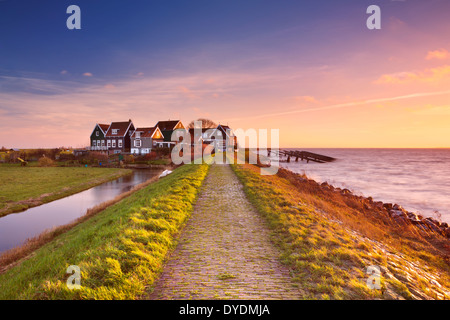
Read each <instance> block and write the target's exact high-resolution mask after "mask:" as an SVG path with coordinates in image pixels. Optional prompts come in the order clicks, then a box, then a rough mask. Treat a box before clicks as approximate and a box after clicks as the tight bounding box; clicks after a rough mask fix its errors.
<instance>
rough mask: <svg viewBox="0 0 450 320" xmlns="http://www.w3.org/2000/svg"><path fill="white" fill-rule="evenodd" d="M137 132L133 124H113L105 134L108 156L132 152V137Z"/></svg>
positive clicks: (124, 122)
mask: <svg viewBox="0 0 450 320" xmlns="http://www.w3.org/2000/svg"><path fill="white" fill-rule="evenodd" d="M134 131H135V128H134V125H133V122H132V121H131V119H130V120H128V121H123V122H111V124H110V126H109V128H108V131H107V132H106V134H105V139H106V148H107V151H108V154H115V153H123V152H130V149H131V135H132V134H133V132H134Z"/></svg>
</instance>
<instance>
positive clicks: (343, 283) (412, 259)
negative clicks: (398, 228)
mask: <svg viewBox="0 0 450 320" xmlns="http://www.w3.org/2000/svg"><path fill="white" fill-rule="evenodd" d="M232 167H233V169H234V171H235V173H236V174H237V176H238V177H239V179H240V180H241V182H242V183H243V185H244V190H245V192H246V194H247V196H248V197H249V199H250V201H251V202H252V203H253V205H255V207H256V208H257V209H258V211H259V212H260V213H261V214H262V215H263V216H264V217H265V218H266V219H267V221H268V222H269V224H270V226H271V228H272V230H273V240H274V241H275V242H276V243H277V244H278V245H279V246H280V248H281V249H282V252H283V260H284V261H285V262H286V263H287V264H288V265H289V266H290V267H291V268H292V270H293V273H294V275H295V278H296V280H297V281H298V283H299V286H300V287H301V288H303V290H304V298H306V299H410V298H413V299H448V298H450V293H449V287H450V281H449V275H450V273H449V271H450V268H449V266H448V264H447V263H446V261H445V259H444V258H443V257H441V256H439V254H433V253H430V252H427V251H426V250H427V248H428V249H430V250H431V249H432V247H430V246H427V243H426V242H421V240H417V241H413V240H410V239H406V238H405V239H406V240H402V239H403V238H402V236H401V235H398V234H395V231H394V229H390V227H389V225H385V224H383V223H382V221H380V224H378V223H377V222H376V221H377V220H376V219H374V220H371V219H369V218H366V217H365V216H364V215H363V214H361V212H357V209H358V207H357V205H356V204H353V203H350V202H348V201H347V202H346V201H344V200H345V199H338V196H336V198H331V196H327V195H325V194H323V193H320V192H318V190H315V189H312V188H309V187H308V185H307V184H304V185H294V184H293V183H292V181H290V180H289V179H288V178H285V177H283V174H279V175H273V176H261V175H260V168H258V167H256V166H253V165H248V164H246V165H233V166H232ZM285 174H286V173H285ZM333 197H334V195H333ZM384 239H386V240H387V241H386V242H385V241H384ZM369 266H378V267H379V268H380V271H381V277H380V285H381V288H380V289H379V290H376V289H370V288H369V286H368V285H367V280H368V279H369V274H368V273H367V272H368V269H367V267H369Z"/></svg>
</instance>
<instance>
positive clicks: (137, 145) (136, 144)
mask: <svg viewBox="0 0 450 320" xmlns="http://www.w3.org/2000/svg"><path fill="white" fill-rule="evenodd" d="M141 145H142V143H141V140H134V146H135V147H137V148H139V147H140V146H141Z"/></svg>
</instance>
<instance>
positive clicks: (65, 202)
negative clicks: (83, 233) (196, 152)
mask: <svg viewBox="0 0 450 320" xmlns="http://www.w3.org/2000/svg"><path fill="white" fill-rule="evenodd" d="M159 172H160V171H158V170H134V171H133V174H131V175H128V176H124V177H121V178H118V179H117V180H114V181H110V182H106V183H104V184H101V185H99V186H96V187H93V188H91V189H88V190H85V191H82V192H80V193H77V194H74V195H71V196H68V197H66V198H63V199H59V200H55V201H53V202H50V203H47V204H43V205H41V206H38V207H34V208H31V209H28V210H26V211H23V212H19V213H15V214H10V215H7V216H5V217H2V218H0V252H2V251H5V250H8V249H10V248H13V247H16V246H18V245H20V244H22V243H23V242H24V241H25V240H26V239H28V238H31V237H33V236H36V235H38V234H39V233H41V232H42V231H44V230H46V229H49V228H52V227H56V226H60V225H64V224H67V223H69V222H71V221H73V220H75V219H76V218H78V217H80V216H82V215H84V214H85V213H86V210H87V209H89V208H92V207H94V206H96V205H98V204H100V203H102V202H105V201H107V200H110V199H113V198H114V197H116V196H117V195H119V194H121V193H124V192H126V191H129V190H131V189H132V188H133V187H134V186H136V185H138V184H140V183H142V182H145V181H147V180H148V179H150V178H152V177H154V176H155V175H157V174H158V173H159Z"/></svg>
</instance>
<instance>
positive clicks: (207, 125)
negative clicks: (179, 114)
mask: <svg viewBox="0 0 450 320" xmlns="http://www.w3.org/2000/svg"><path fill="white" fill-rule="evenodd" d="M195 121H201V122H202V128H217V123H215V122H214V121H212V120H211V119H204V118H199V119H197V120H195ZM187 128H188V129H191V128H194V120H193V121H191V122H190V123H189V124H188V126H187Z"/></svg>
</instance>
